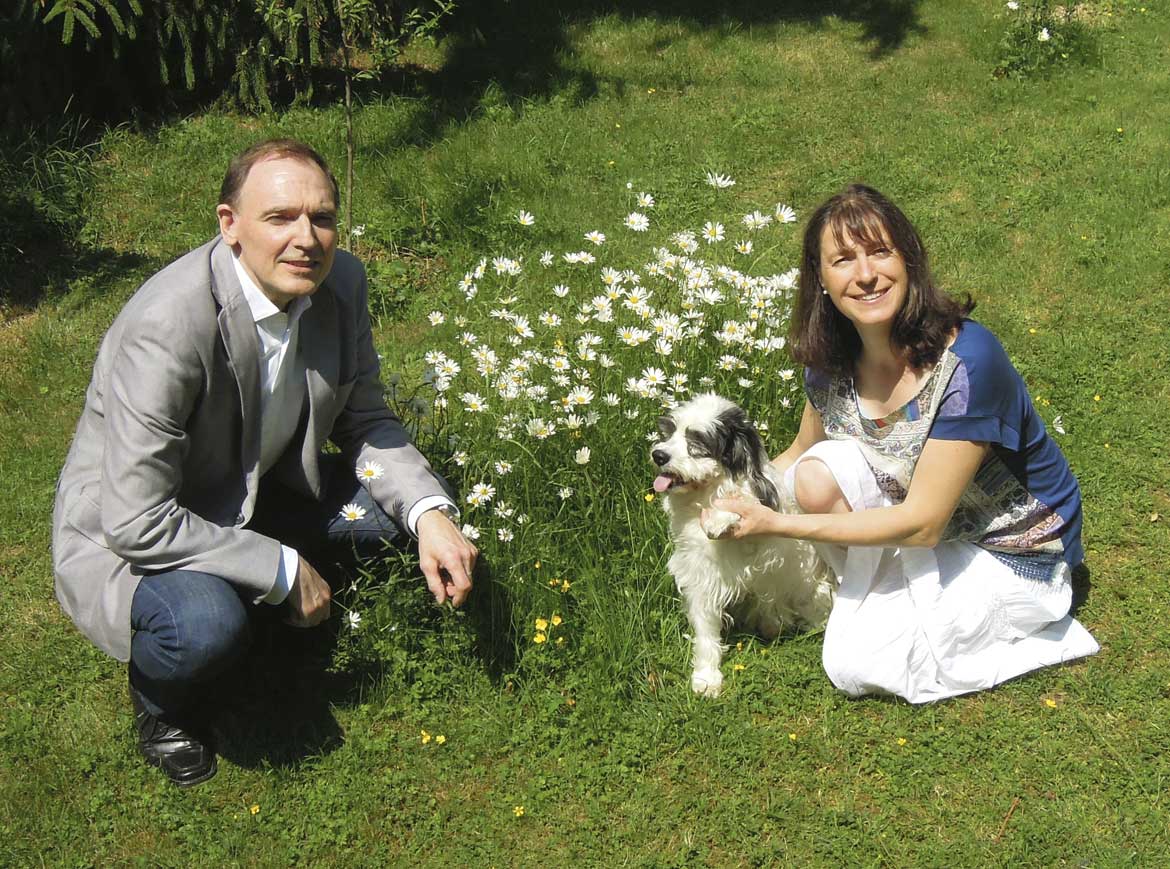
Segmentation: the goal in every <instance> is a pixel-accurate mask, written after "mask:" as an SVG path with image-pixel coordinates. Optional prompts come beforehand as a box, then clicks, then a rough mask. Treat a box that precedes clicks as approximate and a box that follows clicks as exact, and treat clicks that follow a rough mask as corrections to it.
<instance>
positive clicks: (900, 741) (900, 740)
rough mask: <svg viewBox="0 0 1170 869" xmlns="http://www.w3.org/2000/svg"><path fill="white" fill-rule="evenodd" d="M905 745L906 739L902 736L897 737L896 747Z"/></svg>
mask: <svg viewBox="0 0 1170 869" xmlns="http://www.w3.org/2000/svg"><path fill="white" fill-rule="evenodd" d="M905 744H906V738H905V737H904V736H899V737H898V745H905Z"/></svg>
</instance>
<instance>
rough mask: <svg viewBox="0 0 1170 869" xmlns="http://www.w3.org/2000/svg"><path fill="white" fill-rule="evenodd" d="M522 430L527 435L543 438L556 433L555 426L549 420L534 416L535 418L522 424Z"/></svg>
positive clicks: (538, 438)
mask: <svg viewBox="0 0 1170 869" xmlns="http://www.w3.org/2000/svg"><path fill="white" fill-rule="evenodd" d="M524 431H525V433H527V434H528V436H529V437H534V438H536V439H537V440H544V439H545V438H547V437H551V436H552V435H554V434H556V432H557V427H556V425H554V424H553V423H551V422H546V421H545V420H543V419H541V418H540V417H536V418H535V419H530V420H528V423H527V424H526V425H525V426H524Z"/></svg>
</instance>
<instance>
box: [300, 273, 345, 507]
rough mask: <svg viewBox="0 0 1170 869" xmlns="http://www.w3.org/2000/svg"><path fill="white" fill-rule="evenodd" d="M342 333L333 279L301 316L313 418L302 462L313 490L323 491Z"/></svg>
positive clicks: (325, 285)
mask: <svg viewBox="0 0 1170 869" xmlns="http://www.w3.org/2000/svg"><path fill="white" fill-rule="evenodd" d="M338 341H339V337H338V333H337V312H336V302H335V300H334V298H333V291H332V290H331V289H330V288H329V282H328V280H326V282H325V283H324V284H322V285H321V287H320V288H319V289H318V290H317V292H315V293H314V294H313V304H312V305H311V306H310V307H309V309H308V310H307V311H305V313H304V315H303V316H302V317H301V323H300V335H299V337H298V347H299V352H300V353H301V358H302V359H304V361H305V391H306V392H307V393H308V396H309V418H308V424H307V425H306V427H305V442H304V444H302V446H301V465H302V468H303V470H304V474H305V479H306V480H307V482H308V484H309V487H310V489H311V490H312V491H313V492H316V493H320V491H321V473H320V468H319V466H318V461H317V458H318V454H319V452H320V450H321V445H322V444H324V443H325V440H326V439H327V438H328V437H329V432H330V430H331V429H332V427H333V404H332V399H333V397H334V395H336V393H337V380H338V376H339V375H338V360H337V347H338Z"/></svg>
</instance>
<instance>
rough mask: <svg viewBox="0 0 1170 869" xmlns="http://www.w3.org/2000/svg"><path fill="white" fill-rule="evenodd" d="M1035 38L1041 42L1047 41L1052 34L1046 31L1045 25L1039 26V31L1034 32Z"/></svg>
mask: <svg viewBox="0 0 1170 869" xmlns="http://www.w3.org/2000/svg"><path fill="white" fill-rule="evenodd" d="M1036 38H1037V39H1039V40H1040V41H1041V42H1047V41H1048V40H1050V39H1051V38H1052V34H1051V33H1049V32H1048V28H1047V27H1041V28H1040V32H1039V33H1037V34H1036Z"/></svg>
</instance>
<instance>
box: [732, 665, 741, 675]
mask: <svg viewBox="0 0 1170 869" xmlns="http://www.w3.org/2000/svg"><path fill="white" fill-rule="evenodd" d="M731 669H732V670H734V671H735V672H737V673H738V672H739V671H740V670H742V669H744V665H743V664H733V665H732V667H731Z"/></svg>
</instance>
